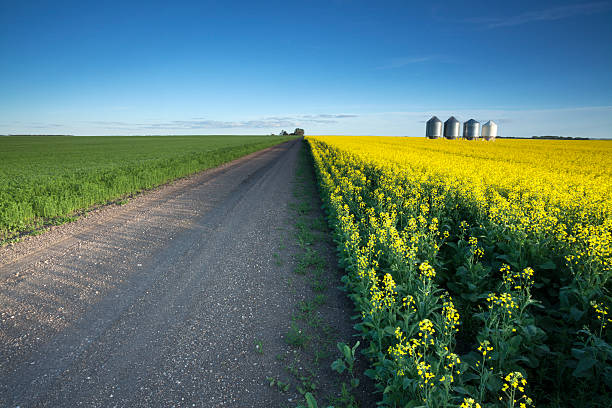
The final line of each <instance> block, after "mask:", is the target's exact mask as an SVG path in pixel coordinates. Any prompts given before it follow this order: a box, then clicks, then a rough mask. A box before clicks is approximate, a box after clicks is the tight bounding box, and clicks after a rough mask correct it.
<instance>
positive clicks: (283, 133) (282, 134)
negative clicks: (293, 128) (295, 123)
mask: <svg viewBox="0 0 612 408" xmlns="http://www.w3.org/2000/svg"><path fill="white" fill-rule="evenodd" d="M279 134H280V135H281V136H288V135H289V133H287V132H285V131H284V130H281V132H280V133H279Z"/></svg>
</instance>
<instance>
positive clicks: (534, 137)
mask: <svg viewBox="0 0 612 408" xmlns="http://www.w3.org/2000/svg"><path fill="white" fill-rule="evenodd" d="M497 138H498V139H538V140H591V139H590V138H588V137H571V136H531V137H516V136H497Z"/></svg>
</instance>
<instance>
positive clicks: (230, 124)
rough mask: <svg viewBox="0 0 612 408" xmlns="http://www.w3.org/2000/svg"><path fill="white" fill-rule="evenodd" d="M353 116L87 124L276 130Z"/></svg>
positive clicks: (99, 123)
mask: <svg viewBox="0 0 612 408" xmlns="http://www.w3.org/2000/svg"><path fill="white" fill-rule="evenodd" d="M356 117H358V115H353V114H345V113H341V114H326V113H325V114H317V115H295V116H282V117H266V118H261V119H256V120H236V121H223V120H210V119H205V118H195V119H192V120H172V121H166V122H150V123H130V122H118V121H99V120H98V121H88V122H86V123H89V124H92V125H95V126H99V127H102V128H105V129H112V130H134V131H138V130H156V129H157V130H160V129H169V130H198V129H274V128H291V127H300V126H304V125H309V124H310V125H312V124H322V125H329V124H335V123H338V121H339V120H341V119H347V118H356Z"/></svg>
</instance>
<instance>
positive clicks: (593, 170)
mask: <svg viewBox="0 0 612 408" xmlns="http://www.w3.org/2000/svg"><path fill="white" fill-rule="evenodd" d="M310 138H311V139H313V140H317V141H320V142H323V143H325V144H326V145H328V146H330V147H333V148H336V149H339V150H341V151H344V152H350V154H351V155H355V156H357V157H359V158H360V160H363V161H364V162H367V163H372V164H375V165H376V166H377V167H379V168H381V169H385V170H386V172H387V173H388V174H393V175H394V176H396V177H402V178H410V179H418V180H420V181H422V182H427V181H429V180H435V181H436V183H440V182H442V183H444V184H446V185H448V186H450V187H452V188H456V189H459V190H462V191H463V192H464V193H466V194H470V195H471V196H472V197H473V198H474V200H475V203H476V204H477V205H478V206H479V207H480V211H482V212H484V213H486V214H488V216H489V217H490V218H491V219H492V220H494V221H495V222H497V223H503V224H506V225H511V226H512V228H517V229H523V230H525V232H526V233H529V232H544V231H545V230H546V231H548V232H551V233H554V234H555V235H556V236H557V238H558V240H559V241H560V242H565V243H566V244H568V245H572V246H573V247H574V249H573V250H572V251H571V252H573V254H571V255H568V261H570V262H572V263H574V264H576V263H577V262H580V263H584V262H585V259H588V262H591V263H595V264H596V265H593V266H596V269H598V271H597V272H598V273H603V274H604V275H605V276H606V278H604V279H603V281H601V280H599V283H604V282H605V281H607V276H608V275H609V274H610V269H611V268H612V262H611V257H612V141H607V140H603V141H552V140H516V139H513V140H510V139H505V140H504V139H498V140H496V141H494V142H486V141H482V140H481V141H468V140H446V139H437V140H430V139H426V138H405V137H376V136H316V137H310ZM535 230H539V231H535ZM579 260H582V261H579ZM601 269H603V270H605V271H602V270H601Z"/></svg>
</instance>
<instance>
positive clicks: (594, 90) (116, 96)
mask: <svg viewBox="0 0 612 408" xmlns="http://www.w3.org/2000/svg"><path fill="white" fill-rule="evenodd" d="M611 22H612V0H610V1H592V2H591V1H583V2H578V1H538V2H532V1H511V2H505V1H499V2H497V1H495V2H491V1H472V2H465V1H447V2H437V1H429V2H418V3H417V2H407V1H385V0H380V1H371V0H370V1H351V0H335V1H300V2H292V1H260V2H253V1H244V2H239V1H229V0H228V1H180V0H176V1H173V2H167V1H163V2H155V1H146V2H135V1H120V2H113V1H100V2H89V1H59V0H55V1H34V0H32V1H19V0H14V1H13V0H0V55H1V56H2V58H1V61H0V134H16V133H35V134H45V133H51V134H100V135H108V134H266V133H272V132H274V133H277V132H279V131H280V130H281V129H287V130H292V129H293V128H295V127H298V126H299V127H303V128H305V129H306V133H307V134H356V135H362V134H374V135H411V136H422V135H423V134H424V121H425V120H427V119H428V118H429V117H430V116H431V115H432V114H436V115H438V117H440V118H441V119H442V120H445V119H446V117H448V116H450V115H451V114H454V115H455V116H457V117H458V118H459V119H460V120H467V119H469V118H475V119H477V120H481V121H486V120H489V119H492V120H496V121H498V122H499V128H500V133H501V134H502V135H505V136H531V135H543V134H553V135H563V136H587V137H612V134H611V132H610V129H612V75H610V72H612V68H611V67H612V45H611V44H612V23H611Z"/></svg>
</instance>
